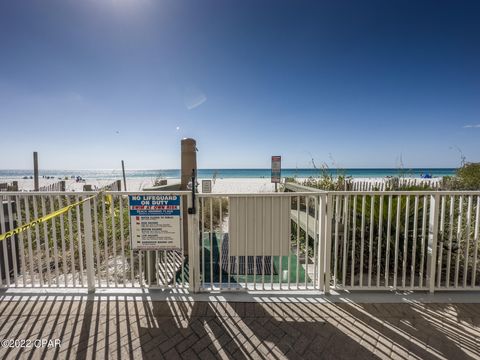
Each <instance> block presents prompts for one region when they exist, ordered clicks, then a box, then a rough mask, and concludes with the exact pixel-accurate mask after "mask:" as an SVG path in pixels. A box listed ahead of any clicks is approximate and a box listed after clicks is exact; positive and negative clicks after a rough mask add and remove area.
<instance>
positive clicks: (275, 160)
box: [272, 156, 282, 192]
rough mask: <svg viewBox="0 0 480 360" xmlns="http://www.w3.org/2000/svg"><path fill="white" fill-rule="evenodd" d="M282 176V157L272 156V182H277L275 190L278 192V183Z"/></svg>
mask: <svg viewBox="0 0 480 360" xmlns="http://www.w3.org/2000/svg"><path fill="white" fill-rule="evenodd" d="M281 177H282V157H281V156H272V183H274V184H275V192H278V188H277V184H278V183H279V182H280V180H281Z"/></svg>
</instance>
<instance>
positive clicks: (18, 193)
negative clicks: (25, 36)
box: [2, 190, 192, 196]
mask: <svg viewBox="0 0 480 360" xmlns="http://www.w3.org/2000/svg"><path fill="white" fill-rule="evenodd" d="M101 192H103V193H104V194H106V195H137V194H138V195H189V194H191V193H192V192H191V191H142V190H139V191H111V190H109V191H8V192H7V191H5V192H2V196H30V195H33V196H46V195H49V196H57V195H66V196H92V195H97V194H99V193H101Z"/></svg>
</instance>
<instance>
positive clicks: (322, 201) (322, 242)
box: [317, 195, 327, 292]
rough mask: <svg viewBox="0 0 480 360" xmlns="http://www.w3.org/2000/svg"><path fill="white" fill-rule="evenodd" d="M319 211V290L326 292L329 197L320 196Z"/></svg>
mask: <svg viewBox="0 0 480 360" xmlns="http://www.w3.org/2000/svg"><path fill="white" fill-rule="evenodd" d="M318 199H319V211H318V229H317V234H318V265H317V267H318V269H317V271H318V288H319V289H320V291H323V292H325V223H326V221H325V216H326V213H327V206H326V203H327V197H326V196H324V195H320V196H319V197H318Z"/></svg>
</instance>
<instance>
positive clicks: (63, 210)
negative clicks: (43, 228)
mask: <svg viewBox="0 0 480 360" xmlns="http://www.w3.org/2000/svg"><path fill="white" fill-rule="evenodd" d="M98 195H100V193H99V194H97V195H93V196H90V197H88V198H86V199H83V200H80V201H77V202H76V203H73V204H70V205H67V206H65V207H64V208H61V209H59V210H56V211H54V212H52V213H50V214H48V215H45V216H42V217H40V218H38V219H36V220H33V221H31V222H29V223H28V224H25V225H22V226H20V227H17V228H15V229H13V230H10V231H7V232H6V233H4V234H0V241H2V240H5V239H8V238H9V237H12V236H14V235H16V234H20V233H21V232H24V231H25V230H27V229H30V228H32V227H34V226H35V225H38V224H41V223H43V222H45V221H48V220H50V219H53V218H54V217H57V216H59V215H62V214H64V213H66V212H67V211H69V210H71V209H73V208H74V207H75V206H78V205H81V204H83V203H84V202H85V201H88V200H91V199H93V198H94V197H97V196H98Z"/></svg>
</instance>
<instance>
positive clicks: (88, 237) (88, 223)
mask: <svg viewBox="0 0 480 360" xmlns="http://www.w3.org/2000/svg"><path fill="white" fill-rule="evenodd" d="M82 207H83V231H84V236H85V257H86V263H87V286H88V292H89V293H92V292H95V267H94V263H93V256H94V255H93V233H92V214H91V207H90V200H88V201H85V202H84V203H83V205H82Z"/></svg>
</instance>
